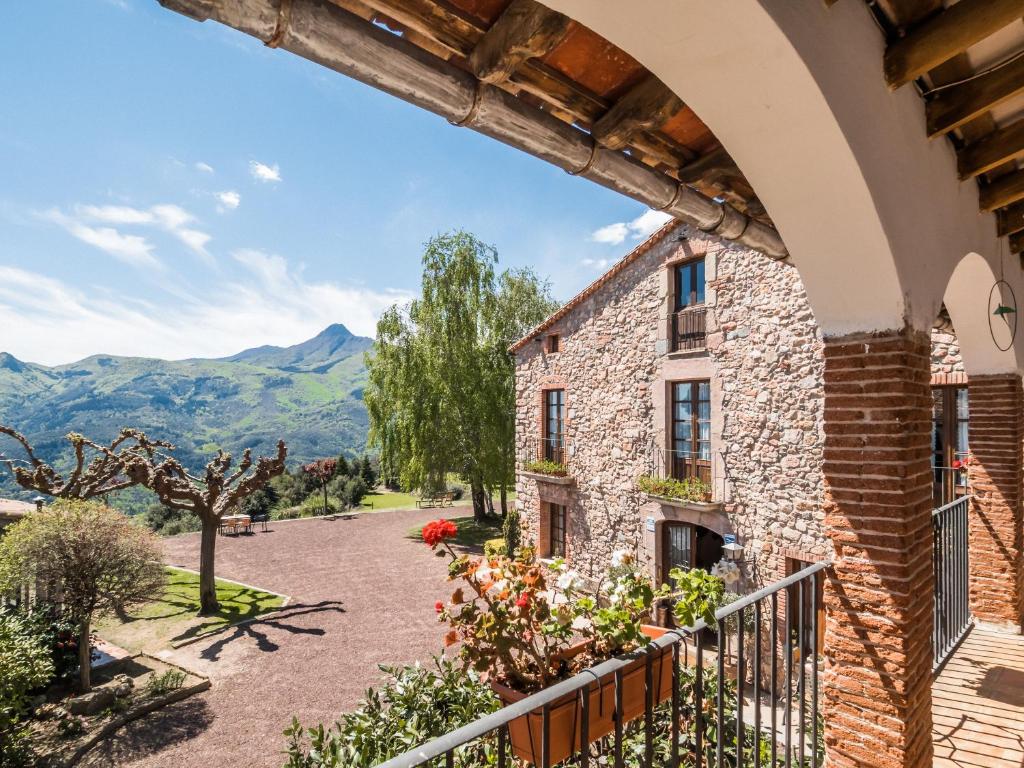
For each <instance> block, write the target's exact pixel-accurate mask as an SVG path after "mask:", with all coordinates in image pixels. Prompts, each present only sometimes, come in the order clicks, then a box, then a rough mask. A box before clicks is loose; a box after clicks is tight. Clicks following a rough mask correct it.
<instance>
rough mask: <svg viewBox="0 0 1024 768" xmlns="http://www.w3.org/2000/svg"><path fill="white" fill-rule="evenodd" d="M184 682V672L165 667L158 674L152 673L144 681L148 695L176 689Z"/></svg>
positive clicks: (160, 694) (156, 694)
mask: <svg viewBox="0 0 1024 768" xmlns="http://www.w3.org/2000/svg"><path fill="white" fill-rule="evenodd" d="M184 684H185V673H184V672H182V671H181V670H180V669H166V670H164V671H163V672H161V673H160V674H159V675H158V674H156V673H153V675H152V676H151V677H150V678H149V680H148V681H147V682H146V694H147V695H149V696H163V695H164V694H165V693H170V692H171V691H176V690H178V689H179V688H181V686H183V685H184Z"/></svg>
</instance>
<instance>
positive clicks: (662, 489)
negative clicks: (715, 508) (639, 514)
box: [636, 475, 711, 502]
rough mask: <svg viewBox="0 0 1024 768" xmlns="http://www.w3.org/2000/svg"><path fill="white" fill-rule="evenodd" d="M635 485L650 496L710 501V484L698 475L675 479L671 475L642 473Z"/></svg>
mask: <svg viewBox="0 0 1024 768" xmlns="http://www.w3.org/2000/svg"><path fill="white" fill-rule="evenodd" d="M636 484H637V487H638V488H639V489H640V490H641V491H643V492H644V493H647V494H650V495H651V496H661V497H662V498H666V499H678V500H680V501H697V502H707V501H711V486H710V485H708V484H707V483H705V482H704V481H703V480H701V479H700V478H698V477H688V478H686V479H685V480H676V479H675V478H673V477H654V476H653V475H644V476H643V477H641V478H639V479H638V480H637V482H636Z"/></svg>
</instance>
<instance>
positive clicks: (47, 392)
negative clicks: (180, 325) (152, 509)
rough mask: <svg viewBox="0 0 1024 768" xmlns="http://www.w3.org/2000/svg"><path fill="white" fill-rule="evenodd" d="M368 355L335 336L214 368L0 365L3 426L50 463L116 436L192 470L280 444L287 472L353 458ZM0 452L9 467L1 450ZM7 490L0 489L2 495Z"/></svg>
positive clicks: (154, 363)
mask: <svg viewBox="0 0 1024 768" xmlns="http://www.w3.org/2000/svg"><path fill="white" fill-rule="evenodd" d="M372 344H373V341H372V339H368V338H365V337H361V336H354V335H353V334H352V333H350V332H349V331H348V329H347V328H345V327H344V326H343V325H332V326H330V327H328V328H326V329H325V330H324V331H322V332H321V333H320V334H318V335H317V336H315V337H314V338H312V339H310V340H308V341H305V342H302V343H301V344H296V345H294V346H291V347H270V346H264V347H257V348H255V349H249V350H245V351H244V352H240V353H238V354H237V355H232V356H231V357H227V358H221V359H213V360H204V359H193V360H179V361H167V360H156V359H150V358H138V357H114V356H110V355H94V356H92V357H88V358H86V359H84V360H81V361H79V362H76V363H71V364H69V365H60V366H54V367H48V366H43V365H37V364H35V363H27V362H22V361H20V360H18V359H16V358H14V357H13V356H11V355H9V354H6V353H0V422H3V423H5V424H9V425H11V426H13V427H15V428H16V429H18V430H20V431H21V432H23V433H25V434H26V435H28V437H29V439H30V440H31V441H32V443H33V444H34V445H35V446H36V447H37V449H38V450H39V452H40V454H41V455H42V456H44V457H46V458H51V459H52V457H53V455H54V453H55V451H58V450H60V451H62V450H64V449H65V447H66V442H65V441H63V440H62V437H63V436H64V435H65V434H67V433H68V432H71V431H76V432H81V433H83V434H85V435H88V436H89V437H92V438H95V439H97V440H107V439H110V438H111V437H113V436H114V435H116V434H117V432H118V430H119V429H120V428H121V427H123V426H134V427H139V428H140V429H143V430H144V431H146V432H147V433H148V434H149V435H150V436H153V437H157V436H158V437H160V438H163V439H166V440H170V441H171V442H173V443H174V444H175V445H177V446H178V450H177V451H176V453H177V455H178V456H179V457H180V458H181V460H182V461H183V462H184V463H185V464H186V465H187V466H193V467H195V466H201V465H202V464H203V463H205V461H206V460H207V458H209V456H210V455H212V454H213V452H215V451H216V449H217V448H221V447H223V448H225V449H227V450H230V451H232V452H235V453H239V452H240V451H241V449H242V448H245V447H247V446H248V447H252V448H253V449H254V451H255V452H258V453H269V452H271V451H273V450H274V446H275V444H276V442H277V440H278V439H279V438H283V439H284V440H285V441H286V442H287V443H288V449H289V464H290V465H294V464H295V463H298V462H300V461H308V460H310V459H312V458H316V457H318V456H323V455H330V454H335V453H338V452H340V451H352V452H358V451H362V450H363V448H364V447H365V443H366V429H367V417H366V408H365V407H364V405H363V401H362V391H363V386H364V384H365V381H366V369H365V367H364V365H363V353H364V352H365V351H366V350H368V349H369V348H370V347H371V346H372ZM0 450H5V451H9V452H10V453H11V454H14V455H16V453H15V451H14V450H13V449H12V448H11V447H10V446H9V445H6V444H5V445H0ZM12 485H13V484H12V483H11V482H10V481H9V479H7V478H4V480H3V481H0V492H3V493H9V492H10V491H11V490H12V487H11V486H12Z"/></svg>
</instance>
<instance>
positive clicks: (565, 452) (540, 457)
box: [519, 436, 572, 475]
mask: <svg viewBox="0 0 1024 768" xmlns="http://www.w3.org/2000/svg"><path fill="white" fill-rule="evenodd" d="M571 453H572V451H571V447H570V444H569V442H568V441H567V440H566V439H565V437H564V436H560V437H548V438H542V439H536V438H535V439H531V440H527V441H526V443H525V444H524V445H523V446H522V448H521V450H520V452H519V466H520V468H522V469H526V470H527V471H529V470H531V469H534V470H536V469H538V468H543V467H544V466H547V467H548V468H550V469H551V470H552V471H551V472H547V471H545V474H556V472H555V471H554V467H556V466H557V467H561V470H560V471H559V472H557V474H562V475H565V474H568V469H569V463H568V462H569V457H570V455H571Z"/></svg>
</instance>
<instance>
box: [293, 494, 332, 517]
mask: <svg viewBox="0 0 1024 768" xmlns="http://www.w3.org/2000/svg"><path fill="white" fill-rule="evenodd" d="M339 512H341V503H340V502H339V501H338V500H337V499H332V498H330V497H328V498H327V509H326V510H325V509H324V497H323V494H321V493H320V492H319V491H314V492H313V493H311V494H309V496H308V497H306V500H305V501H304V502H302V504H301V505H299V515H298V516H299V517H316V516H318V515H336V514H338V513H339Z"/></svg>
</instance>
